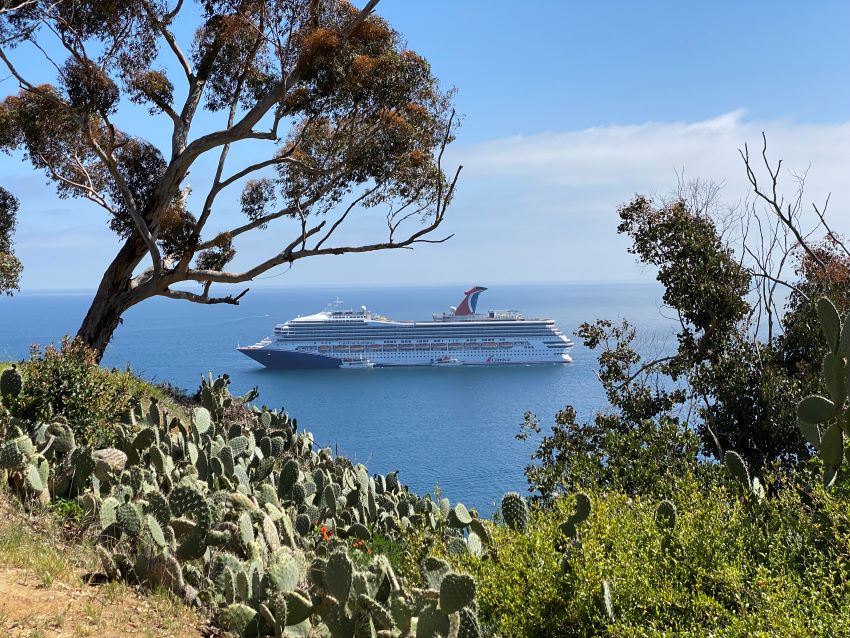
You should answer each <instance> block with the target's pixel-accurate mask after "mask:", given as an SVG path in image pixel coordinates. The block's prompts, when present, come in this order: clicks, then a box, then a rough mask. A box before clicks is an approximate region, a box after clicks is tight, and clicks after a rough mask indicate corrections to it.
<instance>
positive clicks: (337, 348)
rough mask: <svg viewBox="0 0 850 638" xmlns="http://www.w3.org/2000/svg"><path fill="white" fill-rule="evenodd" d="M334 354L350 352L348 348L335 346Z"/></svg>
mask: <svg viewBox="0 0 850 638" xmlns="http://www.w3.org/2000/svg"><path fill="white" fill-rule="evenodd" d="M334 352H348V346H334Z"/></svg>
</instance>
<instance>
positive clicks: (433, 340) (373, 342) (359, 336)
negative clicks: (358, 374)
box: [239, 287, 573, 368]
mask: <svg viewBox="0 0 850 638" xmlns="http://www.w3.org/2000/svg"><path fill="white" fill-rule="evenodd" d="M484 290H486V288H481V287H475V288H472V289H471V290H469V291H467V292H466V296H465V297H464V299H463V302H462V303H461V304H460V305H459V306H458V307H457V308H453V309H452V312H450V313H440V314H435V315H434V316H433V320H432V321H394V320H391V319H388V318H387V317H384V316H381V315H379V314H376V313H373V312H370V311H369V310H367V309H366V308H365V307H363V308H361V309H360V310H345V309H342V308H340V307H339V305H337V306H336V307H331V308H328V309H327V310H325V311H323V312H319V313H316V314H314V315H309V316H305V317H297V318H295V319H292V320H290V321H287V322H286V323H284V324H281V325H278V326H276V327H275V329H274V337H273V338H271V339H265V340H263V341H261V342H260V343H258V344H256V345H254V346H248V347H244V348H239V350H240V352H243V353H244V354H246V355H248V356H249V357H251V358H252V359H255V360H256V361H259V362H260V363H262V364H264V365H266V366H268V367H273V368H315V367H322V368H323V367H340V366H341V365H342V364H343V362H356V361H361V360H368V361H369V362H371V363H374V365H376V366H381V367H385V366H433V365H436V366H445V365H453V366H454V365H494V364H511V363H514V364H516V363H520V364H522V363H524V364H531V363H567V362H569V361H571V360H572V359H571V358H570V356H569V350H570V348H571V347H572V345H573V344H572V342H571V341H570V340H569V339H568V338H567V337H566V336H565V335H564V334H563V333H562V332H561V331H560V330H559V329H558V327H557V326H556V325H555V322H554V320H552V319H529V318H525V317H523V316H522V315H521V314H520V313H519V312H516V311H492V310H491V311H489V312H487V313H484V314H477V313H476V312H475V307H476V302H477V298H478V295H479V294H480V293H481V292H483V291H484ZM355 365H356V364H355ZM346 367H354V366H351V365H347V366H346Z"/></svg>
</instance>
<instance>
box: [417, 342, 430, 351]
mask: <svg viewBox="0 0 850 638" xmlns="http://www.w3.org/2000/svg"><path fill="white" fill-rule="evenodd" d="M416 349H417V350H430V349H431V344H430V343H417V344H416Z"/></svg>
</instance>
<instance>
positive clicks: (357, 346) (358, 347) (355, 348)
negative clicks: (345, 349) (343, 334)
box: [351, 345, 366, 352]
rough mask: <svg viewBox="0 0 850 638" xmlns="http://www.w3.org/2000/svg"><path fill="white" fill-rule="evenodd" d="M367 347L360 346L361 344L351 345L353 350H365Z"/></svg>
mask: <svg viewBox="0 0 850 638" xmlns="http://www.w3.org/2000/svg"><path fill="white" fill-rule="evenodd" d="M365 349H366V348H365V346H359V345H354V346H351V351H352V352H363V351H364V350H365Z"/></svg>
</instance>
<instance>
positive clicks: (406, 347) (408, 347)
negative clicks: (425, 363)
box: [398, 343, 413, 350]
mask: <svg viewBox="0 0 850 638" xmlns="http://www.w3.org/2000/svg"><path fill="white" fill-rule="evenodd" d="M398 349H399V350H413V344H412V343H403V344H401V345H400V346H399V347H398Z"/></svg>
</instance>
